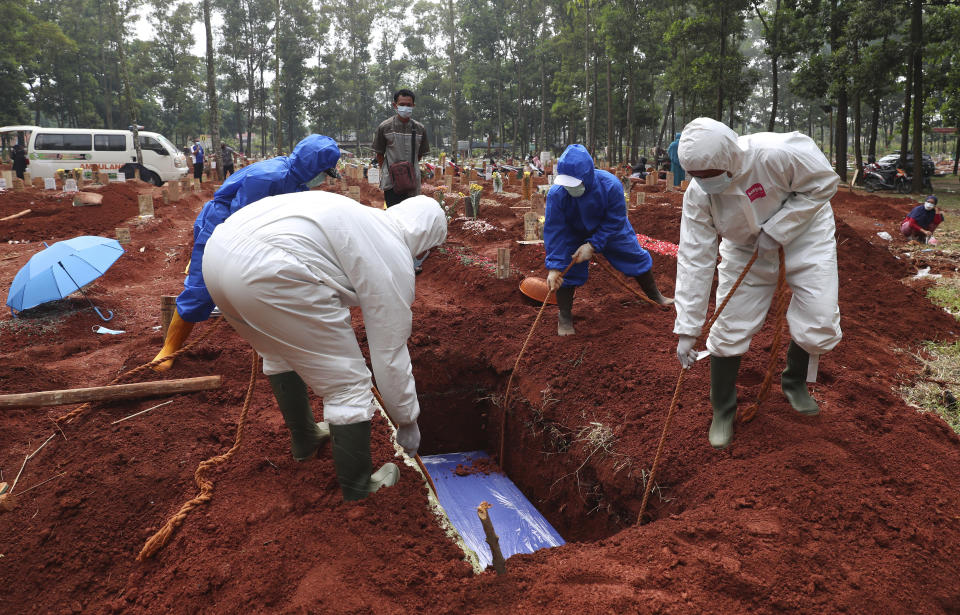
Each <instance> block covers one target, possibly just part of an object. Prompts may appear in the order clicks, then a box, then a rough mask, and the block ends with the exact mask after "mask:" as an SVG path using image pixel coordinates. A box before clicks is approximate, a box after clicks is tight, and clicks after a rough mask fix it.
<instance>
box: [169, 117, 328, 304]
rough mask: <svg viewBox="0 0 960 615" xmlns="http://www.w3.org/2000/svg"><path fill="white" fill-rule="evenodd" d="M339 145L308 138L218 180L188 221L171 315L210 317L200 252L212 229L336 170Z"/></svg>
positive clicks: (208, 299)
mask: <svg viewBox="0 0 960 615" xmlns="http://www.w3.org/2000/svg"><path fill="white" fill-rule="evenodd" d="M339 159H340V146H338V145H337V142H336V141H334V140H333V139H331V138H330V137H324V136H322V135H310V136H309V137H307V138H305V139H304V140H303V141H300V143H298V144H297V146H296V147H295V148H293V153H291V154H290V155H289V156H278V157H276V158H271V159H269V160H264V161H262V162H258V163H256V164H252V165H250V166H247V167H243V168H242V169H240V170H239V171H237V172H236V173H234V174H233V175H231V176H230V177H228V178H227V179H226V181H224V182H223V185H222V186H220V188H219V189H218V190H217V191H216V192H215V193H214V194H213V198H212V199H211V200H209V201H207V203H206V205H204V206H203V209H202V210H200V215H198V216H197V220H196V221H195V222H194V223H193V253H192V255H191V260H190V272H189V273H188V274H187V278H186V279H185V280H184V281H183V292H182V293H180V295H179V296H178V297H177V313H178V314H180V318H182V319H184V320H186V321H187V322H200V321H202V320H206V319H207V318H209V317H210V312H212V311H213V308H214V303H213V299H211V298H210V293H208V292H207V286H206V284H204V282H203V267H202V263H203V250H204V248H206V245H207V239H209V238H210V235H211V233H213V229H215V228H217V225H219V224H220V223H222V222H223V221H224V220H226V219H227V218H229V217H230V216H231V215H232V214H233V213H234V212H236V211H237V210H239V209H242V208H244V207H246V206H247V205H249V204H250V203H254V202H256V201H259V200H260V199H262V198H264V197H268V196H275V195H278V194H288V193H290V192H301V191H304V190H308V188H307V186H306V184H307V182H309V181H310V180H311V179H313V178H314V177H316V176H317V175H319V174H320V173H323V172H324V171H326V170H327V169H330V168H333V167H335V166H337V161H338V160H339Z"/></svg>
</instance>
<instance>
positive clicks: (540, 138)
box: [537, 54, 550, 155]
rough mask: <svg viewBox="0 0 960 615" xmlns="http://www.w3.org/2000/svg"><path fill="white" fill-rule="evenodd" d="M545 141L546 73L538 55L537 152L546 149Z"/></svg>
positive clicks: (541, 57) (541, 56) (541, 58)
mask: <svg viewBox="0 0 960 615" xmlns="http://www.w3.org/2000/svg"><path fill="white" fill-rule="evenodd" d="M549 143H550V142H549V141H548V140H547V72H546V68H544V61H543V55H542V54H541V55H540V132H539V133H537V152H538V155H539V152H542V151H544V150H546V149H548V148H549V147H550V146H549V145H548V144H549Z"/></svg>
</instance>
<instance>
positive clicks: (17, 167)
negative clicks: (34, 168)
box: [7, 141, 30, 188]
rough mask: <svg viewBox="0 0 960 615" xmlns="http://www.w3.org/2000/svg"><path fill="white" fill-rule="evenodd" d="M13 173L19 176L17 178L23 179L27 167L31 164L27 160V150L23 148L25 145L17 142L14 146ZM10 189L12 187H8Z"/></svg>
mask: <svg viewBox="0 0 960 615" xmlns="http://www.w3.org/2000/svg"><path fill="white" fill-rule="evenodd" d="M11 153H12V154H13V172H14V173H16V174H17V177H19V178H20V179H23V174H24V173H25V172H26V171H27V165H28V164H30V160H29V159H28V158H27V148H25V147H24V146H23V143H20V142H19V141H17V143H16V144H15V145H14V146H13V151H12V152H11ZM7 188H10V186H7Z"/></svg>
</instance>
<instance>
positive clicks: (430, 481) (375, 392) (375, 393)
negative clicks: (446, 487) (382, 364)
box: [373, 387, 439, 499]
mask: <svg viewBox="0 0 960 615" xmlns="http://www.w3.org/2000/svg"><path fill="white" fill-rule="evenodd" d="M373 396H374V397H375V398H376V399H377V403H378V404H380V407H381V408H383V411H384V412H385V413H386V414H387V420H388V421H390V424H391V425H393V428H394V429H396V428H397V424H396V423H394V422H393V419H392V418H390V414H389V413H388V412H387V405H386V404H385V403H383V397H381V396H380V391H379V390H377V387H373ZM413 460H414V461H416V462H417V465H418V466H420V471H421V472H423V476H424V477H425V478H426V479H427V484H428V485H429V486H430V490H431V491H433V497H435V498H437V486H436V485H434V484H433V479H432V478H430V473H429V472H427V467H426V466H425V465H423V459H421V458H420V453H417V454H416V455H414V456H413ZM437 499H439V498H437Z"/></svg>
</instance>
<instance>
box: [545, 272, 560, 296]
mask: <svg viewBox="0 0 960 615" xmlns="http://www.w3.org/2000/svg"><path fill="white" fill-rule="evenodd" d="M561 284H563V277H562V276H561V275H560V270H559V269H551V270H550V271H549V272H547V290H548V291H550V292H553V291H555V290H557V289H559V288H560V285H561Z"/></svg>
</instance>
